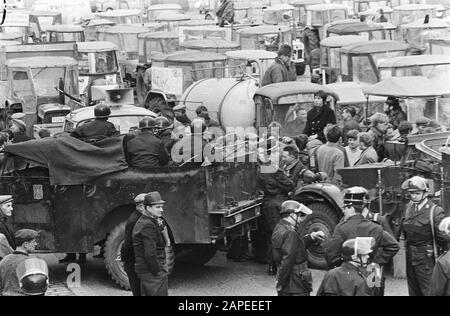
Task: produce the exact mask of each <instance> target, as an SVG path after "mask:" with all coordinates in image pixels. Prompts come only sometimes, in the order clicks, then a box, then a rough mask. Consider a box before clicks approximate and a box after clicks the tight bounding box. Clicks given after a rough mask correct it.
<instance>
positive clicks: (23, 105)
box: [2, 56, 81, 136]
mask: <svg viewBox="0 0 450 316" xmlns="http://www.w3.org/2000/svg"><path fill="white" fill-rule="evenodd" d="M6 67H7V71H8V78H9V87H10V88H9V89H10V90H9V94H8V100H7V101H6V103H5V108H4V109H3V120H2V121H3V123H4V126H9V119H10V115H11V114H13V113H16V112H23V113H25V118H24V121H25V123H26V125H27V134H28V135H29V136H31V135H33V125H34V124H36V123H40V122H38V113H39V111H40V107H41V106H46V108H47V109H48V107H49V104H50V105H53V106H54V107H60V105H68V106H69V108H70V109H71V110H73V109H76V108H78V107H80V106H81V104H80V103H79V101H80V100H79V89H78V62H77V61H76V60H75V59H74V58H71V57H54V56H42V57H24V58H13V59H10V60H8V61H7V62H6ZM56 88H57V89H59V90H60V91H63V92H65V93H67V95H65V94H63V93H61V92H59V91H58V90H57V89H56ZM69 96H71V97H72V98H73V99H75V100H78V101H75V102H74V100H73V99H72V98H70V97H69ZM52 123H60V125H61V130H62V123H63V117H53V118H52Z"/></svg>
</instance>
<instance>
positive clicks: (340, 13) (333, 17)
mask: <svg viewBox="0 0 450 316" xmlns="http://www.w3.org/2000/svg"><path fill="white" fill-rule="evenodd" d="M328 14H329V17H328V19H327V21H326V23H333V22H338V21H342V20H345V19H346V18H347V12H346V11H345V10H330V11H328Z"/></svg>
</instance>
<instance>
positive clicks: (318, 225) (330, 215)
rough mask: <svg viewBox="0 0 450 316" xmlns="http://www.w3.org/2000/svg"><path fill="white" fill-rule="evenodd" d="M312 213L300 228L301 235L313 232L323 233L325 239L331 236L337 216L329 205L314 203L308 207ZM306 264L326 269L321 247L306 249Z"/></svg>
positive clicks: (337, 219) (336, 222) (337, 220)
mask: <svg viewBox="0 0 450 316" xmlns="http://www.w3.org/2000/svg"><path fill="white" fill-rule="evenodd" d="M308 207H309V208H310V209H311V210H312V211H313V213H312V214H311V215H309V216H308V217H306V219H305V221H304V222H303V223H302V226H301V235H302V236H305V235H308V234H310V233H312V232H315V231H320V230H321V231H323V232H324V233H325V239H329V238H331V236H333V232H334V228H335V227H336V225H337V224H338V223H339V220H340V218H339V216H338V215H337V213H336V212H335V210H334V209H333V208H332V206H331V205H329V204H326V203H314V204H310V205H308ZM308 263H309V265H310V266H311V267H312V268H317V269H327V268H328V265H327V261H326V259H325V250H324V248H323V247H322V246H315V247H311V248H309V249H308Z"/></svg>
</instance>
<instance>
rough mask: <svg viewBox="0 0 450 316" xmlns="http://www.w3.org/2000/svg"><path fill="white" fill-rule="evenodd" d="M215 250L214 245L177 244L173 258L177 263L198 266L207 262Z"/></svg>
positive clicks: (212, 256) (214, 253)
mask: <svg viewBox="0 0 450 316" xmlns="http://www.w3.org/2000/svg"><path fill="white" fill-rule="evenodd" d="M216 252H217V246H216V245H178V246H177V249H176V257H175V260H176V262H177V265H185V266H197V267H198V266H203V265H205V264H207V263H208V262H209V261H210V260H211V259H212V258H214V256H215V255H216Z"/></svg>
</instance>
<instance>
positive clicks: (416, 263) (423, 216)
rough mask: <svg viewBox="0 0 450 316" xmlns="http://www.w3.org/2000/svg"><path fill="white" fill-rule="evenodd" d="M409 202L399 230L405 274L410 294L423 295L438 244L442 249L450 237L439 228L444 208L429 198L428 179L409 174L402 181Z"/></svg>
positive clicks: (427, 285) (425, 293)
mask: <svg viewBox="0 0 450 316" xmlns="http://www.w3.org/2000/svg"><path fill="white" fill-rule="evenodd" d="M402 189H403V190H406V191H408V192H409V195H410V197H411V201H410V202H409V204H408V205H407V206H406V212H405V216H404V218H403V220H402V225H401V229H402V232H403V235H404V238H405V240H406V275H407V279H408V291H409V295H410V296H426V295H428V293H429V290H430V280H431V275H432V273H433V268H434V264H435V260H436V259H437V258H438V251H439V249H438V248H439V246H441V247H443V248H445V247H446V246H447V244H448V242H449V241H450V236H449V235H447V234H445V233H444V232H443V231H440V230H439V225H440V224H441V221H442V220H443V219H444V218H445V213H444V210H443V209H442V208H441V207H439V206H437V205H436V204H434V203H433V202H432V201H430V200H429V199H428V194H429V192H430V188H429V184H428V180H427V179H424V178H422V177H418V176H415V177H412V178H411V179H408V180H406V181H405V182H404V183H403V184H402Z"/></svg>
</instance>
